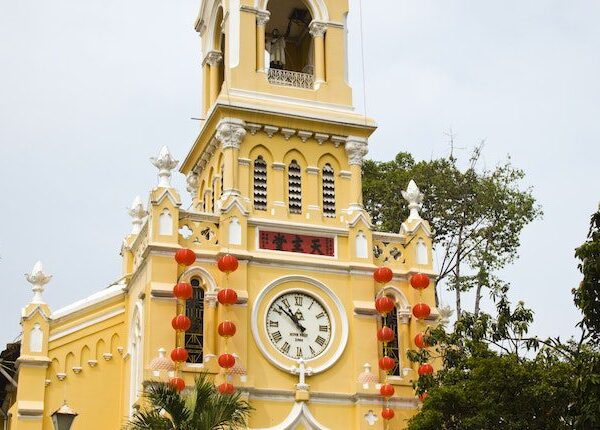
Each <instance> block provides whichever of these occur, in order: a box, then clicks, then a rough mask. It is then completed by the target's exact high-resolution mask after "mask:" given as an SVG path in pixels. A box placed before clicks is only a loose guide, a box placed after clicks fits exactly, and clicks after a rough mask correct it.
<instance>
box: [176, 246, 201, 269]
mask: <svg viewBox="0 0 600 430" xmlns="http://www.w3.org/2000/svg"><path fill="white" fill-rule="evenodd" d="M175 261H177V264H181V265H182V266H191V265H192V264H194V261H196V253H195V252H194V251H192V250H191V249H178V250H177V251H176V252H175Z"/></svg>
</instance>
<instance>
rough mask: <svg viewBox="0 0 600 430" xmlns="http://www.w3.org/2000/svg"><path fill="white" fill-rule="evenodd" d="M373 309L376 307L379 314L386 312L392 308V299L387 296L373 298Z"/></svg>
mask: <svg viewBox="0 0 600 430" xmlns="http://www.w3.org/2000/svg"><path fill="white" fill-rule="evenodd" d="M375 309H377V312H379V313H380V314H387V313H388V312H390V311H391V310H392V309H394V301H393V300H392V299H390V298H389V297H388V296H382V297H379V298H378V299H377V300H375Z"/></svg>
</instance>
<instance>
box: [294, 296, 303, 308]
mask: <svg viewBox="0 0 600 430" xmlns="http://www.w3.org/2000/svg"><path fill="white" fill-rule="evenodd" d="M303 298H304V297H302V296H296V297H294V299H295V300H296V306H302V299H303Z"/></svg>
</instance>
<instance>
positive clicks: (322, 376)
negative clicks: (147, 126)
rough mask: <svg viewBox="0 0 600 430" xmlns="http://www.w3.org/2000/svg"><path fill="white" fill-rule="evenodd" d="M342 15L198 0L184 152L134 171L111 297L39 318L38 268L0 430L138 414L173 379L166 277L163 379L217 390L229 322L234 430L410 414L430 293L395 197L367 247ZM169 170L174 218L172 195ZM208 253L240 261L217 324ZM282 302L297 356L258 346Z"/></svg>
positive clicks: (88, 425) (112, 428)
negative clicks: (293, 315)
mask: <svg viewBox="0 0 600 430" xmlns="http://www.w3.org/2000/svg"><path fill="white" fill-rule="evenodd" d="M347 14H348V2H347V0H277V1H275V0H272V1H269V0H203V1H202V2H201V6H200V13H199V15H198V18H197V20H196V23H195V28H196V30H197V32H198V33H199V35H200V40H201V52H202V56H203V61H202V74H203V94H202V112H203V114H202V121H201V128H200V131H199V134H198V137H197V139H196V140H195V142H193V144H192V146H191V148H190V150H189V152H188V154H187V155H186V156H185V157H184V158H183V159H182V161H181V162H179V161H178V160H176V159H175V157H174V156H173V155H172V154H170V153H169V151H168V149H167V148H166V147H163V148H162V149H161V150H160V152H159V154H158V156H156V157H154V158H152V159H151V161H152V164H153V165H154V166H155V167H156V168H157V169H158V183H157V185H156V186H155V187H154V188H152V189H151V190H150V192H149V193H148V196H147V198H146V199H145V202H146V204H144V200H142V199H140V198H139V197H138V198H136V199H135V200H134V202H133V205H132V207H131V209H130V210H129V215H130V216H131V217H132V230H131V232H130V233H129V234H128V235H126V236H125V238H124V239H123V244H122V247H121V255H122V257H123V264H122V276H121V278H120V279H119V280H118V281H117V282H116V283H114V284H113V285H110V286H108V287H107V288H104V289H103V290H101V291H98V292H97V293H96V294H93V295H91V296H90V297H87V298H84V299H83V300H79V301H76V302H74V303H72V304H71V305H69V306H66V307H64V308H62V309H58V310H51V309H50V307H49V306H48V305H47V304H46V303H44V299H43V291H44V288H45V285H46V284H47V283H48V282H49V281H50V280H51V279H50V278H51V277H50V276H49V275H48V274H46V273H45V272H44V269H43V267H42V265H41V264H40V263H38V264H36V265H35V267H34V268H33V270H32V272H31V273H30V274H29V275H27V277H26V278H27V279H26V280H27V281H28V282H29V283H31V285H32V289H33V293H34V294H33V297H32V299H31V302H30V303H28V304H26V305H25V307H24V308H23V311H22V316H21V324H22V336H21V340H20V343H19V344H17V346H16V348H13V351H12V355H13V357H14V359H15V368H16V372H15V374H14V375H10V374H7V375H5V377H6V379H7V382H6V387H5V393H4V403H3V404H2V411H3V413H4V416H5V427H4V428H5V429H10V430H52V429H55V426H54V424H53V421H52V416H53V414H55V413H56V411H59V414H60V413H63V412H66V413H71V412H73V413H77V416H76V418H75V420H74V421H73V424H72V427H71V428H72V429H73V430H117V429H119V428H121V427H122V426H123V424H124V423H125V422H126V421H127V418H128V417H129V416H130V415H131V413H132V411H134V410H135V408H138V407H140V393H141V392H142V390H143V383H144V381H147V380H168V378H169V376H170V375H172V372H173V363H172V362H171V361H170V360H169V359H168V358H167V357H168V354H167V357H165V351H167V352H168V351H171V350H172V349H173V348H174V347H175V334H174V332H173V329H172V327H171V319H172V318H173V317H174V316H175V314H176V299H175V298H174V297H173V293H172V290H173V286H174V284H175V283H176V282H177V280H178V279H180V280H182V281H184V282H188V283H190V284H191V285H192V286H193V298H192V299H191V300H189V301H187V303H186V307H185V312H186V314H187V315H188V316H189V317H190V318H191V319H192V327H191V328H190V330H189V331H188V332H186V334H185V339H184V344H185V348H186V349H187V350H188V352H189V357H188V359H187V362H186V363H184V365H183V366H182V368H181V371H180V374H181V376H182V377H183V378H184V379H185V381H186V383H187V385H188V386H191V385H192V384H193V381H194V377H195V376H196V375H198V373H199V372H208V373H210V374H214V375H215V379H216V380H218V381H222V377H223V375H222V370H221V369H220V368H219V366H218V364H217V360H216V357H218V356H219V354H221V353H222V352H223V351H224V341H223V339H222V338H220V337H219V336H218V334H217V324H218V322H219V321H222V320H223V319H229V320H231V321H233V322H235V324H236V325H237V333H236V335H235V336H234V337H233V338H231V340H230V341H229V345H228V348H229V350H230V351H234V352H235V353H236V365H235V367H234V374H235V378H234V381H233V383H234V385H235V386H236V389H238V390H240V391H241V392H242V393H243V395H244V396H245V397H246V398H247V399H248V401H249V402H250V404H251V406H252V407H253V408H254V411H253V413H252V415H251V418H250V422H249V429H254V430H258V429H262V430H267V429H272V430H276V429H277V430H296V429H305V430H309V429H319V430H325V429H331V430H346V429H356V430H358V429H369V430H370V429H373V430H383V429H384V428H388V429H402V428H405V426H406V421H407V419H408V418H409V417H410V416H412V415H413V414H414V413H415V412H416V411H417V408H418V406H419V401H418V399H417V398H416V397H415V394H414V390H413V388H412V385H411V381H413V380H415V379H416V378H417V377H418V374H417V367H416V365H415V364H413V363H410V362H409V361H407V360H406V351H407V350H408V349H411V348H414V344H413V337H414V336H415V334H416V333H418V332H420V331H423V330H424V329H425V327H426V326H427V324H437V323H438V322H439V319H440V316H439V312H438V311H437V309H436V308H435V299H434V292H433V288H429V289H427V290H425V292H424V293H423V296H422V297H421V296H420V295H419V292H417V291H416V290H414V289H412V288H411V287H410V285H409V278H410V276H411V275H412V274H414V273H417V272H420V273H425V274H428V275H429V276H430V277H432V278H434V277H435V273H434V271H433V266H432V249H431V232H430V228H429V224H428V223H427V222H426V221H425V220H423V219H422V218H421V216H420V215H419V209H420V207H421V201H422V198H423V195H422V194H421V193H420V192H419V190H418V188H417V186H416V185H415V184H414V182H411V184H410V185H408V184H407V185H408V188H407V190H406V191H405V192H403V193H402V195H399V196H398V198H399V199H400V198H402V197H403V196H404V198H405V199H406V200H407V204H408V205H409V208H410V209H411V213H410V216H409V217H408V219H406V220H405V222H404V224H403V225H402V229H401V231H400V232H393V233H382V232H379V231H377V230H376V228H375V226H374V225H373V224H372V223H371V220H370V217H369V215H368V213H367V212H366V211H365V209H364V208H363V203H362V193H361V189H362V184H361V163H362V161H363V158H364V157H365V155H366V154H367V151H368V139H369V136H370V135H371V134H372V133H373V131H374V130H375V128H376V125H375V123H374V122H373V121H372V120H371V119H368V118H366V117H365V116H363V115H360V114H358V113H356V112H355V111H354V110H353V106H352V92H351V88H350V86H349V84H348V78H347V76H348V62H347V58H348V55H347V54H348V41H347ZM177 166H178V167H179V172H180V173H181V174H183V175H186V177H187V191H188V192H189V193H190V194H191V197H192V205H191V207H190V208H189V209H188V210H184V209H183V208H182V207H181V197H180V194H179V192H178V191H177V190H176V189H175V188H173V187H172V186H171V181H170V179H171V174H172V171H173V170H174V169H175V168H176V167H177ZM182 248H189V249H192V250H193V251H194V252H195V254H196V262H195V263H194V264H193V265H191V266H190V267H181V266H177V264H176V263H175V262H174V254H175V252H176V251H177V250H178V249H182ZM226 253H229V254H232V255H235V256H236V257H237V259H238V260H239V263H240V264H239V269H238V270H237V271H235V272H234V273H232V274H231V275H230V276H229V279H228V281H227V282H228V286H229V288H233V289H235V291H236V292H237V295H238V299H237V302H236V303H235V304H234V305H233V306H229V307H224V306H222V305H220V304H219V303H218V301H217V293H218V291H219V290H220V289H222V288H224V287H225V283H226V279H225V275H224V274H222V273H221V272H220V271H219V270H218V269H217V266H216V261H217V259H218V258H219V257H220V256H222V255H224V254H226ZM381 265H386V266H387V267H389V268H391V269H392V271H393V279H392V281H391V282H390V283H388V284H386V285H385V286H382V285H381V284H378V283H376V282H374V280H373V272H374V270H375V269H376V268H377V267H378V266H381ZM382 295H387V296H390V297H393V299H394V301H395V308H394V310H393V311H392V312H391V313H390V314H388V316H387V317H386V321H385V322H386V324H387V325H389V326H390V327H392V328H393V329H394V330H395V331H396V334H397V335H396V338H395V340H394V341H393V342H391V343H390V345H389V351H388V354H389V355H391V356H393V357H394V358H396V359H397V360H398V362H397V365H396V367H395V368H394V369H392V371H391V373H390V376H389V377H388V381H389V382H391V383H392V384H393V385H394V386H395V395H394V396H393V397H392V398H391V399H390V401H389V405H390V407H391V408H393V409H394V410H395V412H396V415H395V418H394V419H393V420H391V421H390V422H389V424H388V425H387V426H386V425H385V423H384V420H383V419H382V417H381V415H380V411H381V408H382V405H383V401H382V397H381V396H380V395H379V389H378V388H379V385H378V384H379V383H380V382H381V380H382V374H380V372H379V370H378V360H379V358H380V357H381V356H382V350H381V344H380V343H379V342H378V341H377V337H376V333H377V329H378V328H379V327H381V325H382V317H381V316H380V315H379V314H378V313H377V311H376V309H375V300H376V299H377V298H378V297H380V296H382ZM281 300H292V301H294V302H295V304H296V305H298V306H312V305H314V306H315V308H314V309H316V310H318V312H316V314H315V315H316V317H318V315H321V316H320V317H319V318H322V321H323V323H322V324H321V325H319V327H320V328H319V330H322V333H319V336H318V337H316V338H315V340H314V342H313V343H310V344H308V345H304V346H303V347H300V346H298V345H297V344H295V343H294V339H293V338H292V337H289V336H290V334H289V333H285V332H284V333H281V332H279V331H278V330H276V328H277V326H275V325H274V323H273V322H272V321H273V318H272V313H273V309H275V308H274V303H277V302H278V301H281ZM420 301H424V302H425V303H428V304H429V305H430V306H431V309H432V312H431V315H430V316H429V318H428V319H427V320H418V319H416V318H415V317H413V316H412V314H411V308H412V306H413V305H414V304H415V303H417V302H420ZM307 312H308V311H307ZM311 312H312V311H311ZM323 327H324V328H323ZM282 341H283V342H282ZM286 345H287V346H286ZM5 354H8V356H9V355H10V351H9V352H8V353H7V352H6V351H5ZM4 373H6V372H4ZM219 378H221V379H219ZM54 416H55V417H56V414H55V415H54Z"/></svg>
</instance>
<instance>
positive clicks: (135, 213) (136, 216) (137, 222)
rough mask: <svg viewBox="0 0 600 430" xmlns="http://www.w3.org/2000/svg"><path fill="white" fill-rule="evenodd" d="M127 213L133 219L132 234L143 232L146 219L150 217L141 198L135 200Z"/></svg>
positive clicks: (137, 197)
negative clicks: (147, 216)
mask: <svg viewBox="0 0 600 430" xmlns="http://www.w3.org/2000/svg"><path fill="white" fill-rule="evenodd" d="M127 213H128V214H129V216H130V217H131V234H138V233H139V232H140V231H141V230H142V224H143V223H144V218H145V217H146V215H148V212H147V211H146V209H145V208H144V203H142V199H141V198H140V196H136V197H135V199H133V202H132V203H131V207H130V208H129V209H128V210H127Z"/></svg>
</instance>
